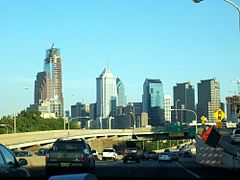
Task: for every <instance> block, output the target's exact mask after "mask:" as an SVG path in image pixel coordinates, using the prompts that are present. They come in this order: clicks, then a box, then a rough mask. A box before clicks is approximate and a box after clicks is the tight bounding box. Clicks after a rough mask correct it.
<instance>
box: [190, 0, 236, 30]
mask: <svg viewBox="0 0 240 180" xmlns="http://www.w3.org/2000/svg"><path fill="white" fill-rule="evenodd" d="M193 1H194V2H195V3H200V2H201V1H203V0H193ZM224 1H225V2H227V3H229V4H230V5H232V6H233V7H234V8H236V9H237V11H238V16H239V17H238V18H239V32H240V7H239V6H237V5H236V4H234V3H233V2H232V1H230V0H224Z"/></svg>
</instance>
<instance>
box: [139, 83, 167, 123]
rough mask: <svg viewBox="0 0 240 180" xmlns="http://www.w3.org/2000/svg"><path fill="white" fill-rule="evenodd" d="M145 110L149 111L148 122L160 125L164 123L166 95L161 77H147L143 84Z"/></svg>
mask: <svg viewBox="0 0 240 180" xmlns="http://www.w3.org/2000/svg"><path fill="white" fill-rule="evenodd" d="M142 103H143V112H145V113H148V123H149V125H151V126H160V125H162V124H163V123H164V95H163V85H162V82H161V81H160V79H146V80H145V82H144V84H143V96H142Z"/></svg>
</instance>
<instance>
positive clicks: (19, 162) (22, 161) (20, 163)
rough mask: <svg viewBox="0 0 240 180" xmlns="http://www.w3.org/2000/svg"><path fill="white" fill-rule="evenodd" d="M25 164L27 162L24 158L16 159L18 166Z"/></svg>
mask: <svg viewBox="0 0 240 180" xmlns="http://www.w3.org/2000/svg"><path fill="white" fill-rule="evenodd" d="M27 164H28V162H27V160H26V159H23V158H20V159H19V160H18V165H19V166H25V165H27Z"/></svg>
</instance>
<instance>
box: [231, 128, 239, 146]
mask: <svg viewBox="0 0 240 180" xmlns="http://www.w3.org/2000/svg"><path fill="white" fill-rule="evenodd" d="M231 143H240V128H237V129H234V130H233V133H232V135H231Z"/></svg>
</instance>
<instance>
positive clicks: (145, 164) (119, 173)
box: [29, 157, 239, 179]
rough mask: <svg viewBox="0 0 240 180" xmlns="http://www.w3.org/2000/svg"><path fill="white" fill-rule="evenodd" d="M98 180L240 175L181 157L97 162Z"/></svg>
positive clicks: (40, 173)
mask: <svg viewBox="0 0 240 180" xmlns="http://www.w3.org/2000/svg"><path fill="white" fill-rule="evenodd" d="M29 170H30V173H31V175H32V176H36V177H44V176H45V170H44V167H41V168H38V169H29ZM93 173H94V174H95V175H96V176H97V177H98V179H112V178H123V177H132V178H140V177H141V178H224V179H225V178H226V179H229V178H236V179H238V177H239V175H238V174H237V173H236V172H234V171H232V170H228V169H222V168H215V167H208V166H204V165H199V164H197V163H196V162H195V158H194V157H192V158H184V157H180V160H179V161H178V162H171V163H169V162H161V163H158V161H153V160H149V161H141V162H140V163H136V162H129V163H127V164H124V163H123V162H122V161H121V160H119V161H96V169H95V171H94V172H93Z"/></svg>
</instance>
